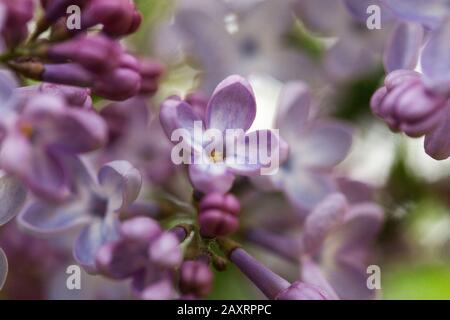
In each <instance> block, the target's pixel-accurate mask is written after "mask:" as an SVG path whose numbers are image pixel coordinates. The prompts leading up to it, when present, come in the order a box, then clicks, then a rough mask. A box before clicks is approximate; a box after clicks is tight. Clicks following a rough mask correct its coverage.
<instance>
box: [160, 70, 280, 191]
mask: <svg viewBox="0 0 450 320" xmlns="http://www.w3.org/2000/svg"><path fill="white" fill-rule="evenodd" d="M255 115H256V102H255V97H254V95H253V91H252V89H251V87H250V84H249V83H248V82H247V81H246V80H245V79H244V78H242V77H240V76H237V75H233V76H229V77H228V78H226V79H225V80H223V81H222V82H221V83H220V84H219V85H218V86H217V87H216V89H215V90H214V92H213V94H212V96H211V98H210V100H209V102H208V107H207V109H206V114H205V121H203V120H202V119H201V118H200V117H198V116H197V114H196V113H195V112H194V110H193V108H192V107H191V106H190V105H189V104H188V103H187V102H185V101H182V100H180V99H178V98H169V99H167V100H166V101H164V102H163V104H162V106H161V112H160V119H161V123H162V126H163V129H164V131H165V133H166V135H167V136H168V137H169V139H171V136H172V133H173V132H174V130H176V129H180V128H181V129H184V130H187V132H189V133H191V139H190V140H189V141H183V143H186V144H187V148H188V149H191V150H192V151H193V153H194V154H193V157H194V161H193V163H192V164H190V165H189V178H190V180H191V183H192V185H193V186H194V188H195V189H196V190H199V191H201V192H204V193H210V192H219V193H225V192H227V191H228V190H230V188H231V186H232V184H233V181H234V179H235V174H239V175H244V176H252V175H257V174H258V171H259V170H260V169H261V168H263V167H264V166H268V165H269V164H268V163H262V161H261V159H260V157H258V159H257V161H256V163H252V162H251V161H249V159H248V157H249V156H250V155H249V154H251V153H253V155H258V154H260V152H259V151H260V149H262V148H265V149H264V150H271V149H272V148H271V147H273V148H275V147H278V149H279V160H280V163H281V162H282V161H283V160H284V158H285V154H286V151H287V146H286V145H285V143H284V141H283V140H282V139H281V138H280V137H278V136H277V135H276V134H275V133H273V132H272V131H270V130H258V131H253V132H250V133H247V134H245V139H244V140H243V141H244V144H245V145H244V146H241V147H239V146H238V148H234V149H235V150H232V152H230V150H228V151H227V150H223V149H224V148H223V147H224V146H223V144H224V143H223V141H222V147H221V148H219V145H218V144H217V143H218V141H214V140H213V141H204V142H205V145H201V142H199V141H196V140H194V139H197V137H195V135H196V133H195V132H194V127H195V124H196V123H197V124H199V123H200V124H201V125H202V127H203V128H207V129H211V128H212V129H216V130H219V131H220V132H221V133H222V134H223V135H225V131H226V130H228V129H237V130H242V131H243V132H246V131H247V130H248V129H249V128H250V126H251V125H252V123H253V120H254V119H255ZM261 135H266V137H267V139H266V141H265V142H264V141H262V140H257V142H258V143H257V146H253V147H252V148H257V149H256V150H253V149H251V150H249V151H248V153H247V152H246V149H248V146H247V145H246V144H249V141H252V140H255V139H254V138H255V137H257V136H261ZM238 143H242V142H238ZM265 144H267V145H265ZM207 146H208V147H207ZM208 149H209V151H208ZM216 149H217V150H216ZM224 151H225V152H224ZM223 152H224V153H223ZM240 152H241V153H240ZM196 157H198V158H196ZM195 159H202V160H201V161H200V163H198V162H197V163H196V161H195ZM242 159H243V160H244V161H238V160H242ZM241 162H243V164H240V163H241Z"/></svg>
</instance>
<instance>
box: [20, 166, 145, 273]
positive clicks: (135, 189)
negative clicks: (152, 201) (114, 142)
mask: <svg viewBox="0 0 450 320" xmlns="http://www.w3.org/2000/svg"><path fill="white" fill-rule="evenodd" d="M71 172H72V173H73V175H74V176H75V177H76V178H77V180H76V183H75V185H74V186H73V190H74V191H73V193H72V195H71V197H70V198H68V199H67V200H65V201H63V202H60V203H51V202H45V201H43V200H35V201H34V202H33V203H32V204H31V205H30V206H29V207H28V208H27V209H26V210H25V211H23V212H22V213H21V214H20V215H19V217H18V219H19V223H20V224H21V226H22V227H24V228H25V229H26V230H28V231H29V232H32V233H36V234H41V235H51V234H59V233H63V232H67V231H69V230H72V229H75V228H79V227H83V229H82V231H81V232H80V234H79V236H78V238H77V240H76V243H75V247H74V251H73V253H74V257H75V259H76V260H77V261H78V263H79V264H80V265H82V266H84V267H85V269H86V270H87V271H88V272H94V271H95V254H96V252H97V250H98V249H99V248H100V247H101V246H102V245H103V244H105V243H107V242H109V241H112V240H115V239H117V237H118V233H117V232H118V229H117V228H118V224H119V214H120V211H121V210H122V209H124V208H126V207H127V206H128V205H130V204H131V203H132V202H133V201H134V200H135V199H136V198H137V196H138V194H139V191H140V188H141V175H140V173H139V171H137V170H136V169H135V168H134V167H132V166H131V165H130V164H129V163H128V162H126V161H113V162H110V163H108V164H105V165H104V166H103V167H102V168H101V169H100V171H99V173H98V183H95V182H94V181H93V179H92V177H91V176H90V174H89V173H88V172H87V170H86V168H85V166H84V164H83V163H82V162H81V161H80V160H78V159H72V161H71Z"/></svg>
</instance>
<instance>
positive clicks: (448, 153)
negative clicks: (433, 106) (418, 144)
mask: <svg viewBox="0 0 450 320" xmlns="http://www.w3.org/2000/svg"><path fill="white" fill-rule="evenodd" d="M449 133H450V104H449V105H447V106H446V107H445V110H444V115H443V116H441V120H440V123H439V125H438V127H437V128H436V129H434V130H433V131H432V132H431V133H429V134H427V135H426V136H425V152H426V153H427V154H428V155H429V156H430V157H432V158H433V159H436V160H444V159H447V158H448V157H450V137H449Z"/></svg>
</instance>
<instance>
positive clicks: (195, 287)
mask: <svg viewBox="0 0 450 320" xmlns="http://www.w3.org/2000/svg"><path fill="white" fill-rule="evenodd" d="M212 281H213V273H212V272H211V270H210V269H209V266H208V265H207V264H206V263H205V262H203V261H192V260H191V261H186V262H184V263H183V264H182V265H181V267H180V283H179V285H180V291H181V293H183V294H184V295H187V296H194V297H197V298H204V297H206V296H207V295H208V293H209V292H210V291H211V287H212Z"/></svg>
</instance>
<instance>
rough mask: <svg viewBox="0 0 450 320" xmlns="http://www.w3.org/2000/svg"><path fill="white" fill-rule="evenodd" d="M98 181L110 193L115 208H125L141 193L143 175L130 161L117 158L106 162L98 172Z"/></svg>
mask: <svg viewBox="0 0 450 320" xmlns="http://www.w3.org/2000/svg"><path fill="white" fill-rule="evenodd" d="M98 181H99V183H100V185H101V186H102V187H104V188H105V190H106V192H107V193H108V194H110V196H111V199H110V200H111V201H113V208H114V209H119V208H125V207H127V206H128V205H130V204H131V203H132V202H133V201H134V200H136V198H137V197H138V195H139V192H140V190H141V185H142V176H141V174H140V172H139V170H137V169H136V168H135V167H133V166H132V165H131V163H129V162H128V161H123V160H116V161H112V162H109V163H107V164H105V165H104V166H103V167H102V168H101V169H100V171H99V173H98Z"/></svg>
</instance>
